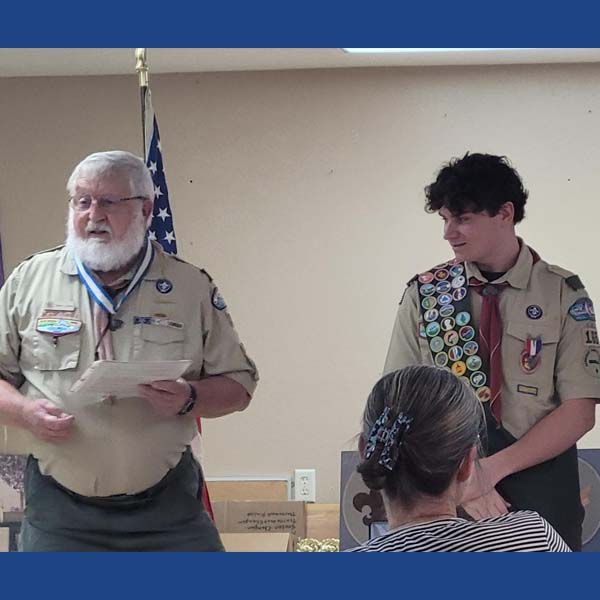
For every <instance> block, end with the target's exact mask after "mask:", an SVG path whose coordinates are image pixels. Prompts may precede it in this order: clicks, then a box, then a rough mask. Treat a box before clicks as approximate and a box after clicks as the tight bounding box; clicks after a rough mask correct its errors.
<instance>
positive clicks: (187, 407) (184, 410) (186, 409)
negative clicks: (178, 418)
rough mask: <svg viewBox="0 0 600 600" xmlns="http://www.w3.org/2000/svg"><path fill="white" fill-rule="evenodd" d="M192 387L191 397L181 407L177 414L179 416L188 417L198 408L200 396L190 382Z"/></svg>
mask: <svg viewBox="0 0 600 600" xmlns="http://www.w3.org/2000/svg"><path fill="white" fill-rule="evenodd" d="M188 385H189V386H190V397H189V398H188V399H187V400H186V401H185V404H184V405H183V406H182V407H181V410H180V411H179V412H178V413H177V414H178V415H187V414H188V413H189V412H190V411H191V410H192V409H193V408H194V406H196V401H197V400H198V394H197V393H196V388H195V387H194V386H193V385H192V384H191V383H190V382H189V381H188Z"/></svg>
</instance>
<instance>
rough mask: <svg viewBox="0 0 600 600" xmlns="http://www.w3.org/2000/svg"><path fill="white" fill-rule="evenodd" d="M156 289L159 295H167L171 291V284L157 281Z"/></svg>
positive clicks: (165, 281)
mask: <svg viewBox="0 0 600 600" xmlns="http://www.w3.org/2000/svg"><path fill="white" fill-rule="evenodd" d="M156 289H157V290H158V291H159V292H160V293H161V294H168V293H169V292H170V291H171V290H172V289H173V284H172V283H171V282H170V281H169V280H168V279H159V280H157V282H156Z"/></svg>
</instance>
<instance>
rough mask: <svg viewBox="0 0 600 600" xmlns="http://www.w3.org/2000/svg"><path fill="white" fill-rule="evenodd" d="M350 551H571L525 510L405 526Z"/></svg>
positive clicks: (556, 534) (547, 526)
mask: <svg viewBox="0 0 600 600" xmlns="http://www.w3.org/2000/svg"><path fill="white" fill-rule="evenodd" d="M348 552H571V550H570V548H569V547H568V546H567V544H566V543H565V542H564V540H563V539H562V538H561V537H560V535H558V533H557V532H556V531H555V530H554V528H553V527H552V525H550V523H548V522H547V521H546V520H545V519H544V518H542V517H541V516H540V515H538V513H536V512H533V511H529V510H522V511H517V512H511V513H507V514H505V515H502V516H500V517H493V518H490V519H481V520H479V521H467V520H465V519H461V518H458V517H457V518H451V519H440V520H439V521H430V522H427V523H418V524H414V525H403V526H401V527H398V528H396V529H394V530H392V531H389V532H388V533H386V534H384V535H382V536H380V537H377V538H374V539H372V540H369V541H368V542H365V543H364V544H363V545H362V546H358V547H357V548H352V549H351V550H348Z"/></svg>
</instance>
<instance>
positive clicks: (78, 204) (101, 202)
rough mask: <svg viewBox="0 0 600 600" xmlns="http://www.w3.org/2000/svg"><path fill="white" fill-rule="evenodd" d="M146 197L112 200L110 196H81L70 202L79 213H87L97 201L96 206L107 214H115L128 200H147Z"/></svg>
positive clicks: (71, 199)
mask: <svg viewBox="0 0 600 600" xmlns="http://www.w3.org/2000/svg"><path fill="white" fill-rule="evenodd" d="M145 199H146V197H145V196H130V197H129V198H111V197H109V196H101V197H100V198H96V197H95V196H80V197H79V198H70V199H69V202H70V204H71V206H72V207H73V209H74V210H76V211H77V212H86V211H88V210H90V208H92V203H93V201H94V200H95V201H96V206H97V207H99V208H101V209H102V210H104V211H106V212H113V211H115V210H117V209H118V208H119V207H120V206H122V205H123V203H124V202H127V201H128V200H145Z"/></svg>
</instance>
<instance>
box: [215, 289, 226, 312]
mask: <svg viewBox="0 0 600 600" xmlns="http://www.w3.org/2000/svg"><path fill="white" fill-rule="evenodd" d="M212 305H213V306H214V307H215V308H216V309H217V310H223V309H224V308H227V304H225V300H224V299H223V296H221V294H220V293H219V288H215V289H214V290H213V293H212Z"/></svg>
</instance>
